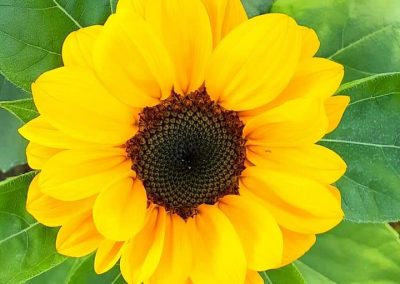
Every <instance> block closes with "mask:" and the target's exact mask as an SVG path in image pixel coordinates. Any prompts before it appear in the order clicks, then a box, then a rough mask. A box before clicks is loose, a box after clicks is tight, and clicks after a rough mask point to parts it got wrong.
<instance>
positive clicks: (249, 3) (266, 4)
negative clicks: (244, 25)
mask: <svg viewBox="0 0 400 284" xmlns="http://www.w3.org/2000/svg"><path fill="white" fill-rule="evenodd" d="M241 1H242V4H243V6H244V8H245V10H246V13H247V16H248V17H249V18H252V17H255V16H258V15H262V14H266V13H268V12H269V10H270V9H271V6H272V2H273V0H241Z"/></svg>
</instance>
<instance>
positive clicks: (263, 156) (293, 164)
mask: <svg viewBox="0 0 400 284" xmlns="http://www.w3.org/2000/svg"><path fill="white" fill-rule="evenodd" d="M246 157H247V159H248V160H250V161H251V162H252V163H253V164H254V165H256V166H260V167H262V168H266V169H271V170H279V171H285V172H291V173H294V174H300V175H304V176H305V177H309V178H312V179H315V180H317V181H320V182H321V183H325V184H330V183H334V182H335V181H337V180H338V179H339V178H340V177H341V176H342V175H343V174H344V173H345V172H346V163H345V162H344V161H343V160H342V158H340V156H339V155H337V154H336V153H335V152H333V151H332V150H330V149H328V148H325V147H323V146H320V145H314V144H313V145H307V146H300V147H296V148H266V147H262V146H249V147H247V155H246Z"/></svg>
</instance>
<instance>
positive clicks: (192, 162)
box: [127, 90, 246, 218]
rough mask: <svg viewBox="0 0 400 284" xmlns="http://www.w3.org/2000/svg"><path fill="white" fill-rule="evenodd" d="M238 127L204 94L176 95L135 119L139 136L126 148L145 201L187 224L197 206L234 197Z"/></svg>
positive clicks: (241, 148) (240, 144) (240, 150)
mask: <svg viewBox="0 0 400 284" xmlns="http://www.w3.org/2000/svg"><path fill="white" fill-rule="evenodd" d="M243 126H244V125H243V123H242V122H241V121H240V119H239V116H238V114H237V113H236V112H234V111H228V110H225V109H224V108H222V107H221V106H219V105H218V104H216V103H215V102H213V101H212V100H211V99H210V97H209V96H208V95H207V93H206V92H205V91H204V90H202V91H196V92H193V93H191V94H189V95H187V96H180V95H177V94H175V93H172V95H171V96H170V97H169V98H168V99H167V100H165V101H163V102H162V103H160V104H159V105H156V106H154V107H147V108H144V109H143V111H142V112H141V113H140V119H139V131H138V133H137V134H136V135H135V136H134V137H133V138H131V139H130V140H129V141H128V142H127V153H128V155H129V157H130V158H131V159H132V161H133V166H132V169H133V170H134V171H135V172H136V174H137V176H138V178H139V179H140V180H141V181H142V182H143V185H144V187H145V189H146V192H147V198H148V200H149V201H151V202H153V203H155V204H158V205H161V206H163V207H165V208H166V209H167V210H168V211H170V212H173V213H176V214H179V215H180V216H181V217H183V218H188V217H190V216H193V215H194V214H196V208H197V207H198V206H199V205H200V204H204V203H205V204H214V203H215V202H217V200H218V199H219V198H221V197H223V196H224V195H227V194H238V181H239V176H240V174H241V172H242V171H243V170H244V168H245V167H244V161H245V154H246V151H245V142H246V141H245V139H244V138H243V136H242V131H243Z"/></svg>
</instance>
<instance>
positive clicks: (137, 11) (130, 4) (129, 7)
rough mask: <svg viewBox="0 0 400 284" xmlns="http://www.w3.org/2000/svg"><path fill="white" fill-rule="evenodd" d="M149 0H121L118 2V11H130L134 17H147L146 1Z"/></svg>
mask: <svg viewBox="0 0 400 284" xmlns="http://www.w3.org/2000/svg"><path fill="white" fill-rule="evenodd" d="M147 1H148V0H119V1H118V4H117V13H118V14H119V13H128V14H131V15H132V17H134V15H135V16H140V17H142V18H144V17H145V11H146V3H147Z"/></svg>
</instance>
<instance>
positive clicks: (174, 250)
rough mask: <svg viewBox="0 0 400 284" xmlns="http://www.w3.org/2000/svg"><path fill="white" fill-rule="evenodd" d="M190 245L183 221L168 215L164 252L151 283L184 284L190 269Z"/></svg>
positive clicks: (176, 216) (175, 216) (191, 262)
mask: <svg viewBox="0 0 400 284" xmlns="http://www.w3.org/2000/svg"><path fill="white" fill-rule="evenodd" d="M192 257H196V256H192V244H191V242H190V238H189V234H188V231H187V225H186V223H185V221H184V220H183V219H182V218H181V217H180V216H178V215H176V214H169V215H168V217H167V225H166V232H165V243H164V250H163V253H162V256H161V259H160V263H159V264H158V267H157V269H156V270H155V271H154V274H153V276H152V277H151V279H150V282H151V283H157V284H163V283H165V284H170V283H184V282H185V281H186V280H187V279H188V277H189V274H190V271H191V269H192V264H193V261H192Z"/></svg>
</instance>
